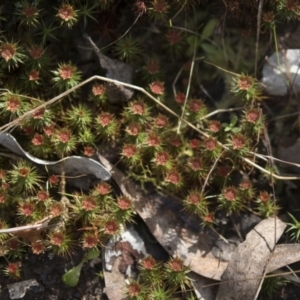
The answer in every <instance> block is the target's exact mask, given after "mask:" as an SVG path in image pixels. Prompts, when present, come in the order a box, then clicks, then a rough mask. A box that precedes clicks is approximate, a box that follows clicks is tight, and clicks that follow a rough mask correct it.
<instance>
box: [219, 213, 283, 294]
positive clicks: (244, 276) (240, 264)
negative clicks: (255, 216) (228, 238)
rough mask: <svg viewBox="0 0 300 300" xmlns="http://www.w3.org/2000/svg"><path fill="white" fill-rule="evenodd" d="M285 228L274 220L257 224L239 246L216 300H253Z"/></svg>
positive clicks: (279, 221)
mask: <svg viewBox="0 0 300 300" xmlns="http://www.w3.org/2000/svg"><path fill="white" fill-rule="evenodd" d="M285 227H286V224H285V223H284V222H282V221H281V220H279V219H278V218H276V226H275V219H274V218H269V219H266V220H263V221H261V222H260V223H259V224H258V225H256V226H255V227H254V229H253V230H251V231H250V232H249V233H248V234H247V237H246V240H245V241H244V242H243V243H242V244H240V245H239V246H238V247H237V248H236V250H235V252H234V253H233V256H232V258H231V260H230V262H229V264H228V267H227V269H226V271H225V272H224V274H223V276H222V282H221V285H220V288H219V291H218V294H217V298H216V299H217V300H218V299H219V300H221V299H222V300H226V299H228V300H229V299H230V300H232V299H243V300H248V299H249V300H253V299H254V298H255V295H256V292H257V290H258V289H259V286H260V281H261V280H262V276H263V275H264V272H265V269H266V268H267V266H268V263H269V261H270V259H271V255H272V251H273V249H274V247H275V245H276V242H277V240H278V239H279V238H280V236H281V235H282V233H283V231H284V229H285Z"/></svg>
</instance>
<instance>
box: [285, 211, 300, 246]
mask: <svg viewBox="0 0 300 300" xmlns="http://www.w3.org/2000/svg"><path fill="white" fill-rule="evenodd" d="M288 215H289V216H290V218H291V219H292V223H287V230H286V232H289V235H290V237H291V239H292V240H295V241H298V240H299V238H300V222H299V221H298V220H297V219H296V218H295V217H294V216H293V215H292V214H290V213H288Z"/></svg>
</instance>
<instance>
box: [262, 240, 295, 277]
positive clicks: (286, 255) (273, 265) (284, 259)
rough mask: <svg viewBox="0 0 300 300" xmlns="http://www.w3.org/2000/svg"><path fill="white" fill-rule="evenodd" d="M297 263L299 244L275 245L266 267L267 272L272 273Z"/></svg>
mask: <svg viewBox="0 0 300 300" xmlns="http://www.w3.org/2000/svg"><path fill="white" fill-rule="evenodd" d="M297 261H300V244H283V245H277V246H276V248H275V251H274V253H273V255H272V257H271V260H270V262H269V264H268V266H267V272H268V273H269V272H273V271H275V270H277V269H279V268H282V267H284V266H286V265H289V264H293V263H295V262H297Z"/></svg>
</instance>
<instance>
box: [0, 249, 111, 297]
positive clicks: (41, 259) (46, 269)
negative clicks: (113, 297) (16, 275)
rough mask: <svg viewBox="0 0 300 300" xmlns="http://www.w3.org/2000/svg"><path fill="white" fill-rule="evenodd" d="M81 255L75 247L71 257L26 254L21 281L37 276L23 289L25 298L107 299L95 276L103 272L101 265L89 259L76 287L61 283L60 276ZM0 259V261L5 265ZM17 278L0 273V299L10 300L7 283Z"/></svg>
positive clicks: (101, 285) (99, 279)
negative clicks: (32, 282)
mask: <svg viewBox="0 0 300 300" xmlns="http://www.w3.org/2000/svg"><path fill="white" fill-rule="evenodd" d="M82 257H83V251H82V250H80V249H76V254H75V255H73V256H72V257H71V258H63V257H59V256H53V255H52V254H51V253H49V252H46V253H44V254H42V255H35V254H28V255H26V257H25V258H24V259H23V260H22V273H21V274H22V277H21V279H22V280H28V279H36V281H37V282H38V283H39V285H38V286H32V287H31V288H29V289H28V290H27V292H26V295H25V297H24V298H22V299H24V300H71V299H72V300H76V299H78V300H79V299H82V300H83V299H84V300H98V299H107V298H106V297H105V296H104V295H103V287H104V282H103V280H102V279H101V278H100V277H99V276H98V275H96V273H99V272H101V271H102V264H101V263H96V264H94V266H92V264H91V262H90V261H89V262H87V263H85V264H84V265H83V267H82V271H81V275H80V279H79V283H78V285H77V286H76V287H67V286H66V285H64V284H63V282H62V280H61V277H62V275H63V274H64V273H65V272H66V271H67V270H69V269H71V268H72V267H74V266H76V265H77V264H78V263H79V262H80V260H81V259H82ZM4 263H5V262H4V261H1V264H4ZM14 282H16V281H14V280H11V279H8V278H6V277H5V276H3V275H0V284H1V294H0V299H1V300H9V299H10V297H9V291H8V288H7V284H11V283H14Z"/></svg>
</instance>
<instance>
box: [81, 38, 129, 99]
mask: <svg viewBox="0 0 300 300" xmlns="http://www.w3.org/2000/svg"><path fill="white" fill-rule="evenodd" d="M84 36H85V38H86V39H87V40H88V41H89V43H90V44H91V46H92V48H93V50H94V52H95V53H96V54H97V56H98V58H99V61H100V65H101V67H102V68H103V69H106V70H107V72H106V77H107V78H110V79H114V80H118V81H121V82H125V83H131V82H132V72H133V69H132V67H131V66H130V65H128V64H126V63H124V62H121V61H118V60H115V59H111V58H109V57H107V56H105V55H104V54H102V53H101V51H100V50H99V49H98V47H97V46H96V45H95V43H94V42H93V40H92V39H91V38H90V37H89V36H88V35H87V34H85V35H84ZM106 91H107V96H108V99H109V101H110V102H111V103H122V102H124V101H128V100H129V99H130V98H131V97H132V96H133V90H131V89H129V88H127V87H124V86H122V85H117V84H115V83H108V84H106Z"/></svg>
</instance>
